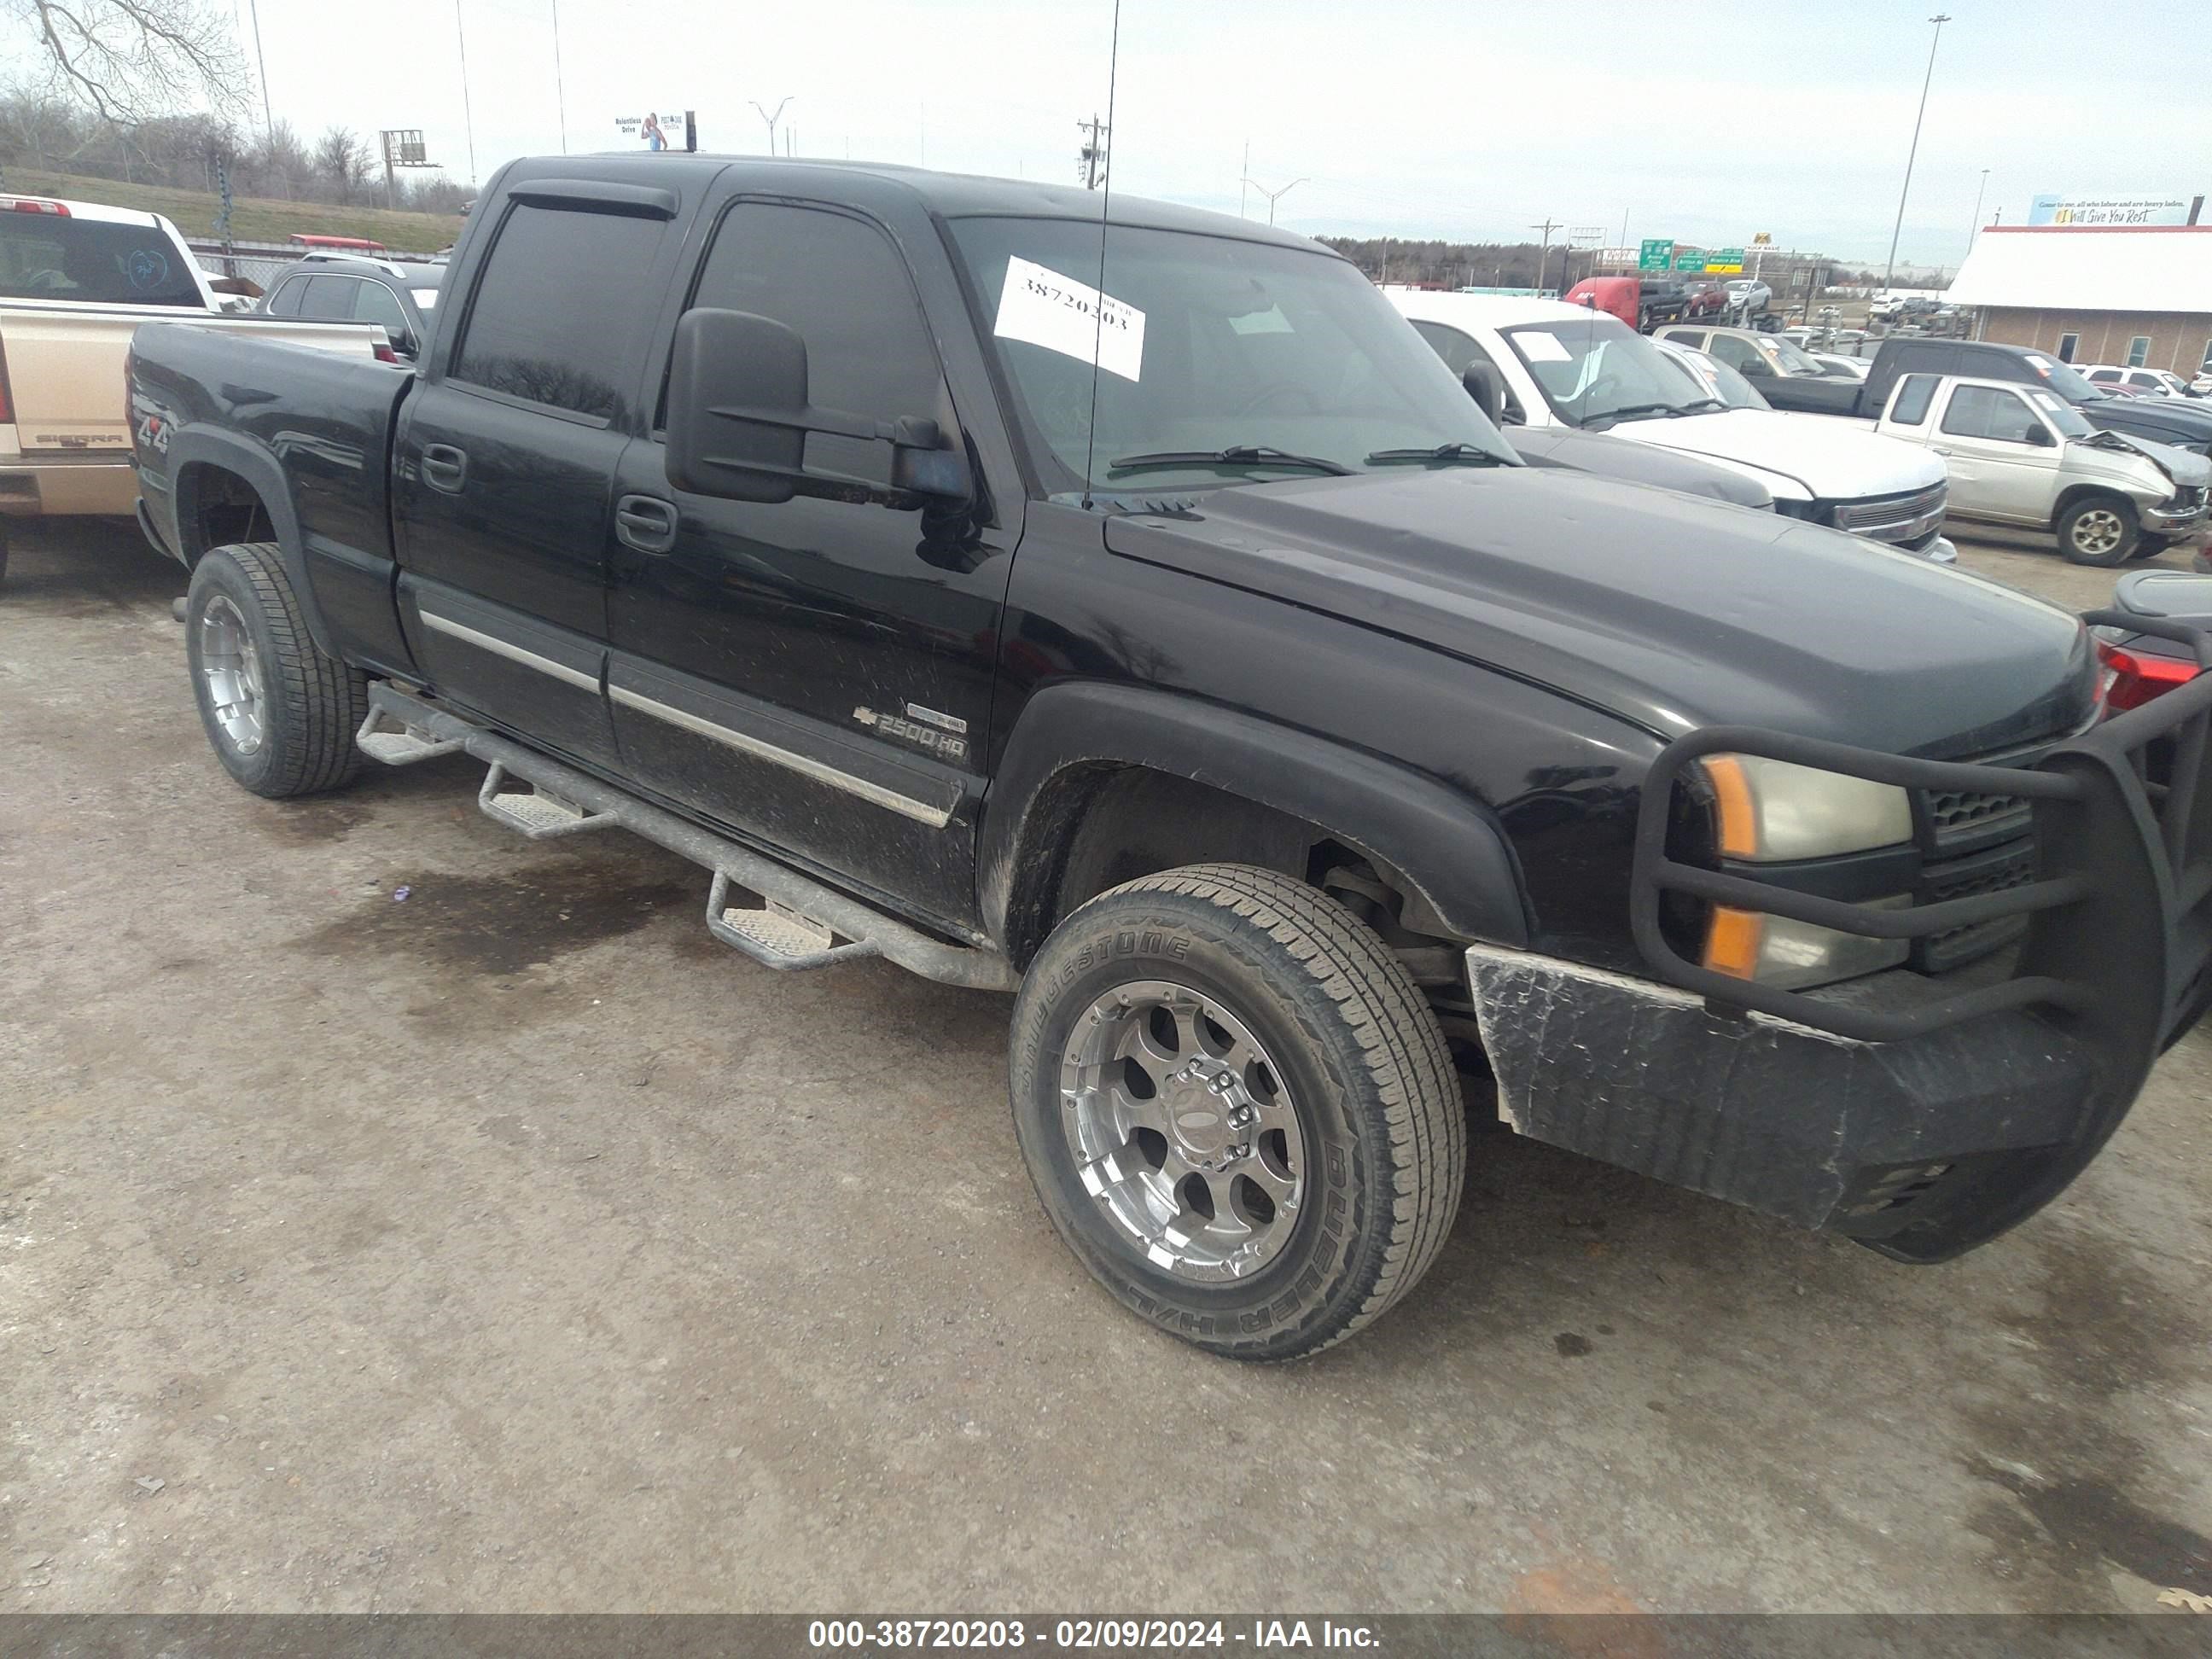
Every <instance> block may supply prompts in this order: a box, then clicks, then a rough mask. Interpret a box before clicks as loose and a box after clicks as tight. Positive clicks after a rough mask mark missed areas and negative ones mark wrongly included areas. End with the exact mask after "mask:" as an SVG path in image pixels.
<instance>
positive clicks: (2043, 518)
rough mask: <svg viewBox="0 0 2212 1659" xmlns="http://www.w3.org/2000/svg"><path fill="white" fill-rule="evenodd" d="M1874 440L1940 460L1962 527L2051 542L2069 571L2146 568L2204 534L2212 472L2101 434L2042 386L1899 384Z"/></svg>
mask: <svg viewBox="0 0 2212 1659" xmlns="http://www.w3.org/2000/svg"><path fill="white" fill-rule="evenodd" d="M1874 429H1875V432H1876V433H1878V434H1880V435H1881V436H1883V437H1885V438H1889V439H1892V440H1895V441H1899V442H1904V443H1911V444H1918V445H1920V446H1922V447H1923V448H1926V449H1927V450H1929V451H1930V452H1931V453H1934V454H1936V455H1939V456H1941V457H1942V459H1943V462H1944V464H1945V465H1946V466H1948V468H1949V470H1950V474H1951V510H1952V511H1953V512H1954V513H1957V514H1958V515H1959V516H1960V518H1963V519H1985V520H1989V521H1990V522H1991V523H1993V524H2005V525H2015V526H2021V527H2022V528H2032V529H2036V530H2048V531H2050V532H2052V533H2053V534H2054V535H2056V536H2057V538H2058V550H2059V551H2060V552H2061V553H2063V554H2064V555H2065V556H2066V557H2067V558H2068V559H2069V560H2071V561H2072V562H2074V563H2075V564H2088V565H2101V566H2106V567H2109V566H2112V565H2117V564H2124V563H2126V562H2128V561H2129V560H2130V559H2143V558H2149V557H2152V556H2154V555H2156V554H2159V553H2161V552H2163V551H2164V550H2166V548H2168V547H2171V546H2172V545H2173V544H2174V543H2175V542H2177V541H2180V540H2183V539H2185V538H2188V537H2190V536H2192V535H2194V534H2196V533H2197V532H2199V531H2201V530H2203V528H2204V526H2205V521H2206V513H2207V510H2208V509H2207V504H2206V489H2207V486H2208V485H2212V463H2208V462H2207V461H2206V460H2205V459H2204V458H2203V456H2202V455H2195V454H2191V453H2190V452H2189V451H2187V450H2185V449H2176V448H2175V447H2172V445H2171V444H2161V443H2154V442H2152V441H2150V440H2149V439H2148V438H2137V437H2132V436H2130V435H2127V434H2125V433H2120V432H2110V431H2104V430H2100V428H2096V427H2093V426H2092V425H2090V424H2089V422H2087V420H2085V419H2084V418H2083V417H2082V415H2081V410H2078V409H2076V408H2075V407H2074V405H2073V404H2069V403H2068V402H2066V401H2065V400H2064V399H2063V398H2060V397H2058V396H2057V394H2056V393H2054V392H2046V391H2045V390H2044V389H2043V388H2042V387H2040V386H2023V385H2019V384H2017V383H2015V382H2012V381H2008V380H1975V379H1972V378H1971V377H1969V376H1966V375H1963V374H1905V375H1900V376H1899V379H1898V382H1897V385H1896V386H1895V387H1894V388H1893V390H1892V391H1891V392H1890V396H1889V403H1888V404H1887V407H1885V408H1884V409H1883V410H1882V412H1881V416H1880V417H1879V418H1878V419H1877V420H1876V421H1875V427H1874Z"/></svg>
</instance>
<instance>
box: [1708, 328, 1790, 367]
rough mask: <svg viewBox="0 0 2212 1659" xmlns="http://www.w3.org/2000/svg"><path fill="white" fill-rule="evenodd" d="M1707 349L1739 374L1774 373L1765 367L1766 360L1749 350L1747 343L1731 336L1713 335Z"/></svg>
mask: <svg viewBox="0 0 2212 1659" xmlns="http://www.w3.org/2000/svg"><path fill="white" fill-rule="evenodd" d="M1709 349H1710V350H1711V352H1712V354H1713V356H1716V357H1717V358H1719V359H1720V360H1721V361H1722V362H1724V363H1726V364H1727V365H1728V366H1729V368H1732V369H1734V370H1735V372H1736V373H1737V374H1744V375H1753V374H1772V373H1773V372H1774V371H1773V370H1771V369H1770V368H1768V367H1767V366H1766V360H1765V358H1763V357H1761V356H1759V354H1758V353H1757V352H1756V351H1754V350H1753V349H1751V346H1750V344H1749V343H1748V342H1747V341H1743V340H1739V339H1737V338H1736V337H1735V335H1733V334H1716V335H1714V336H1713V343H1712V345H1711V347H1710V348H1709Z"/></svg>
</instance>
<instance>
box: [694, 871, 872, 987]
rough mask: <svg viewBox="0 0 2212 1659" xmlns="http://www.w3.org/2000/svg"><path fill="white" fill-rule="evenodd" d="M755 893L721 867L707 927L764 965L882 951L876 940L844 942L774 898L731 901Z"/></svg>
mask: <svg viewBox="0 0 2212 1659" xmlns="http://www.w3.org/2000/svg"><path fill="white" fill-rule="evenodd" d="M740 897H742V898H748V899H750V898H752V897H753V895H752V894H750V893H747V892H745V891H744V889H742V888H738V887H736V886H735V885H734V884H732V882H731V880H730V878H729V877H727V876H726V875H724V874H723V873H722V872H720V871H719V870H718V871H716V872H714V886H713V888H712V889H711V890H709V891H708V894H707V931H708V933H712V934H713V935H714V937H715V938H716V939H720V940H721V941H722V943H723V944H725V945H729V946H730V947H731V948H732V949H733V950H738V951H744V953H745V954H746V955H747V956H749V957H751V958H752V959H753V960H754V961H755V962H757V963H761V964H762V965H763V967H768V968H774V969H778V970H780V971H781V972H784V973H793V972H797V971H799V969H807V968H826V967H828V966H829V964H830V963H835V962H850V961H853V960H854V958H856V957H872V956H877V955H879V954H881V947H880V946H879V945H877V944H876V943H875V942H874V941H873V940H872V939H846V940H844V941H842V943H841V942H840V941H839V939H838V937H837V935H836V933H832V932H831V931H830V930H829V927H826V926H824V925H823V923H821V922H818V921H815V920H814V918H813V917H811V916H809V915H804V914H803V913H801V912H799V911H798V910H794V909H793V908H791V907H790V906H789V905H786V904H779V903H777V902H775V900H774V899H769V900H765V901H762V902H757V903H753V904H742V903H740V904H732V902H731V900H732V899H733V898H740Z"/></svg>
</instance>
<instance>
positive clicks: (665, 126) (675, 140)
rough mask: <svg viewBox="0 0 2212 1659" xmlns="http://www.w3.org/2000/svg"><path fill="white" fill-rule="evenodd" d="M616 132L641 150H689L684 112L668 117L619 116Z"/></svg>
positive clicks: (616, 122) (679, 111) (616, 121)
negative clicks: (686, 140)
mask: <svg viewBox="0 0 2212 1659" xmlns="http://www.w3.org/2000/svg"><path fill="white" fill-rule="evenodd" d="M615 131H617V132H619V133H620V134H622V136H623V137H624V138H625V139H627V140H629V142H630V143H634V144H635V145H636V146H637V147H638V148H639V149H685V148H687V147H688V146H687V144H686V142H685V134H684V112H683V111H682V110H678V111H676V112H674V113H673V114H668V115H617V117H615Z"/></svg>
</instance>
